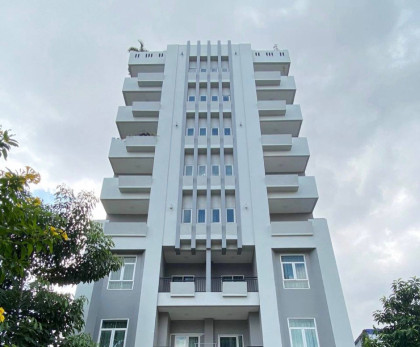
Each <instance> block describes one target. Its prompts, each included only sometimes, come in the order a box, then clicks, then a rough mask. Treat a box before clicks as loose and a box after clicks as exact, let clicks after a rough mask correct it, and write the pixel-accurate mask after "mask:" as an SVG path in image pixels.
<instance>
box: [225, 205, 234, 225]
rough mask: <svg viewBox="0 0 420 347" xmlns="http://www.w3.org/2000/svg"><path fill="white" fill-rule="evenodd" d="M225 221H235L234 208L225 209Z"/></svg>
mask: <svg viewBox="0 0 420 347" xmlns="http://www.w3.org/2000/svg"><path fill="white" fill-rule="evenodd" d="M226 222H227V223H235V209H234V208H228V209H226Z"/></svg>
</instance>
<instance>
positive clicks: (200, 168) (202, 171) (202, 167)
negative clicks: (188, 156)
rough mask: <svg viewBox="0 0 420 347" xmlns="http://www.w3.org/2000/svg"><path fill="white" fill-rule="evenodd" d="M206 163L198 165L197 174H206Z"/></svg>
mask: <svg viewBox="0 0 420 347" xmlns="http://www.w3.org/2000/svg"><path fill="white" fill-rule="evenodd" d="M206 175H207V173H206V165H198V176H206Z"/></svg>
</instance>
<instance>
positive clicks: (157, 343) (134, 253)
mask: <svg viewBox="0 0 420 347" xmlns="http://www.w3.org/2000/svg"><path fill="white" fill-rule="evenodd" d="M289 67H290V58H289V53H288V51H285V50H267V51H258V50H252V49H251V46H250V45H249V44H232V43H231V42H230V41H229V42H228V43H227V44H222V43H221V42H217V43H216V44H215V43H213V44H212V43H210V42H205V43H203V42H197V43H196V44H191V43H190V42H188V43H187V44H186V45H169V46H168V47H167V50H166V51H162V52H131V53H130V58H129V73H130V76H129V77H128V78H126V79H125V81H124V86H123V95H124V100H125V106H121V107H120V108H119V109H118V113H117V120H116V123H117V127H118V131H119V134H120V138H114V139H112V141H111V147H110V151H109V160H110V163H111V166H112V168H113V171H114V177H111V178H105V179H104V181H103V187H102V192H101V201H102V203H103V206H104V208H105V210H106V212H107V220H106V221H105V222H104V232H105V233H106V234H107V235H110V236H112V238H113V240H114V242H115V247H114V251H115V253H116V254H118V255H120V256H121V257H122V258H123V260H124V266H123V268H122V269H121V270H120V271H118V272H116V273H111V274H110V275H109V277H107V278H104V279H102V280H101V281H99V282H96V283H92V284H86V285H80V286H79V287H78V291H77V295H85V296H87V298H88V299H89V303H88V304H87V305H86V307H85V319H86V331H87V332H88V333H90V334H91V335H92V336H93V338H94V339H95V340H96V341H98V342H99V343H100V346H101V347H111V346H113V347H124V346H125V347H133V346H135V347H169V346H170V347H262V346H264V347H334V346H335V347H351V346H354V343H353V337H352V333H351V330H350V324H349V320H348V316H347V311H346V306H345V302H344V298H343V294H342V289H341V284H340V280H339V276H338V271H337V266H336V262H335V257H334V253H333V249H332V245H331V240H330V235H329V231H328V227H327V223H326V221H325V220H324V219H318V218H314V217H313V215H312V212H313V209H314V207H315V204H316V202H317V200H318V193H317V188H316V183H315V179H314V177H310V176H306V175H305V169H306V165H307V163H308V159H309V147H308V142H307V140H306V138H302V137H299V131H300V128H301V124H302V114H301V110H300V107H299V105H295V104H294V103H293V102H294V97H295V92H296V86H295V80H294V78H293V77H292V76H289Z"/></svg>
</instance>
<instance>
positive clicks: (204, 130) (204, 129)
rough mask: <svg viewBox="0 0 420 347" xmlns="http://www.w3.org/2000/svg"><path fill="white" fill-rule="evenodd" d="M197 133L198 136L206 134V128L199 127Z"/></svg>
mask: <svg viewBox="0 0 420 347" xmlns="http://www.w3.org/2000/svg"><path fill="white" fill-rule="evenodd" d="M199 134H200V136H206V135H207V128H200V130H199Z"/></svg>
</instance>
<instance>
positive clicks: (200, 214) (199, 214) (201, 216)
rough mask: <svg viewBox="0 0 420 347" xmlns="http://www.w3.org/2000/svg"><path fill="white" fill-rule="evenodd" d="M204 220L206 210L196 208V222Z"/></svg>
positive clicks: (203, 221)
mask: <svg viewBox="0 0 420 347" xmlns="http://www.w3.org/2000/svg"><path fill="white" fill-rule="evenodd" d="M205 222H206V210H204V209H198V210H197V223H205Z"/></svg>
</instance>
